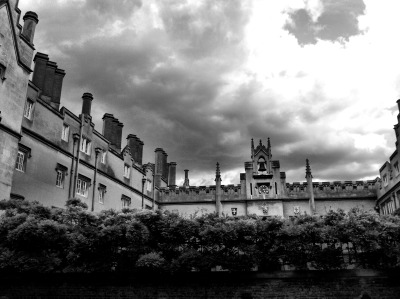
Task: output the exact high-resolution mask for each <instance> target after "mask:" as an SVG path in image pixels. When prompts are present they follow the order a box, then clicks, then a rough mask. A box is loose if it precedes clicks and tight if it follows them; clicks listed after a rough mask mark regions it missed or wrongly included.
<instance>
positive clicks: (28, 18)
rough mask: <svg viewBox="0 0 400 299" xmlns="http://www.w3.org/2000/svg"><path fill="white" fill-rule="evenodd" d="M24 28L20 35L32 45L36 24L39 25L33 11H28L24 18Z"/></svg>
mask: <svg viewBox="0 0 400 299" xmlns="http://www.w3.org/2000/svg"><path fill="white" fill-rule="evenodd" d="M23 20H24V27H23V29H22V35H23V36H24V37H26V39H27V40H28V41H29V42H30V43H31V44H33V37H34V36H35V29H36V25H37V23H39V18H38V15H37V14H36V13H35V12H33V11H28V12H27V13H26V14H25V15H24V17H23Z"/></svg>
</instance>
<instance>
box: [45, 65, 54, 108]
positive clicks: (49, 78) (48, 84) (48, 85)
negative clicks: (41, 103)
mask: <svg viewBox="0 0 400 299" xmlns="http://www.w3.org/2000/svg"><path fill="white" fill-rule="evenodd" d="M56 69H57V63H55V62H53V61H47V63H46V72H45V79H44V84H43V90H42V91H43V93H42V97H43V96H44V97H43V99H44V100H46V101H47V102H48V103H49V104H50V102H51V96H52V95H53V84H54V75H55V73H56Z"/></svg>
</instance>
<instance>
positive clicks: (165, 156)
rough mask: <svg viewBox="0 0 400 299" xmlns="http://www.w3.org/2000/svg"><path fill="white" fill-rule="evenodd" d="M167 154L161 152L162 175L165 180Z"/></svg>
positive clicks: (166, 175)
mask: <svg viewBox="0 0 400 299" xmlns="http://www.w3.org/2000/svg"><path fill="white" fill-rule="evenodd" d="M167 158H168V155H167V153H166V152H165V151H164V152H163V162H162V163H163V165H162V176H163V178H164V179H165V180H168V163H167Z"/></svg>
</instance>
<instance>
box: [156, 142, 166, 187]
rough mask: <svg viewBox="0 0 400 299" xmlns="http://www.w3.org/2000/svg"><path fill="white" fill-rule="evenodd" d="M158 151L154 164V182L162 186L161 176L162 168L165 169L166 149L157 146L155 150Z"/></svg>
mask: <svg viewBox="0 0 400 299" xmlns="http://www.w3.org/2000/svg"><path fill="white" fill-rule="evenodd" d="M154 152H155V153H156V156H155V165H154V184H155V186H157V187H160V186H161V177H162V170H163V167H162V166H163V153H164V150H163V149H162V148H159V147H158V148H156V149H155V150H154Z"/></svg>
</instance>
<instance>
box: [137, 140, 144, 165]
mask: <svg viewBox="0 0 400 299" xmlns="http://www.w3.org/2000/svg"><path fill="white" fill-rule="evenodd" d="M143 145H144V142H143V141H142V140H140V139H139V148H138V163H139V164H140V165H142V163H143Z"/></svg>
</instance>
